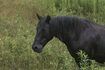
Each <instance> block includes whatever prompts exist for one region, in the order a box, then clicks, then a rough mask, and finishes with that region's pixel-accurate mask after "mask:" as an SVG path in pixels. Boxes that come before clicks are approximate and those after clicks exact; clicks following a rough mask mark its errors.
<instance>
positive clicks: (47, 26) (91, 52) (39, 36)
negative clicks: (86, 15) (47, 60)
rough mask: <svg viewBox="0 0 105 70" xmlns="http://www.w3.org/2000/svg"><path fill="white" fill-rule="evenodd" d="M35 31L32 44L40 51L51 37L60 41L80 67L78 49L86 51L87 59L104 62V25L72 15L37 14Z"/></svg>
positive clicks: (34, 48) (35, 49)
mask: <svg viewBox="0 0 105 70" xmlns="http://www.w3.org/2000/svg"><path fill="white" fill-rule="evenodd" d="M37 17H38V19H39V23H38V25H37V33H36V36H35V39H34V42H33V45H32V49H33V50H34V51H35V52H38V53H40V52H41V51H42V49H43V48H44V46H45V45H46V44H47V43H48V42H49V41H50V40H51V39H53V37H56V38H58V39H59V40H60V41H62V42H63V43H64V44H65V45H66V46H67V49H68V51H69V53H70V54H71V56H72V57H73V58H74V59H75V61H76V63H77V65H78V66H79V67H80V58H79V56H78V54H77V53H78V52H79V50H82V51H84V52H86V54H87V55H88V57H89V59H94V60H95V61H97V62H99V63H104V62H105V27H104V26H102V25H98V24H95V23H94V22H91V21H89V20H87V19H83V18H79V17H73V16H57V17H50V16H44V17H42V16H39V15H38V14H37Z"/></svg>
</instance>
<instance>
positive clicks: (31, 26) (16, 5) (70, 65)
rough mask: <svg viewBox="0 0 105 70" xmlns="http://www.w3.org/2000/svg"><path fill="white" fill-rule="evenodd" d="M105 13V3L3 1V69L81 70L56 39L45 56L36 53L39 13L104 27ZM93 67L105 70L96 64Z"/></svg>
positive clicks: (0, 54) (0, 0) (0, 25)
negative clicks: (34, 42)
mask: <svg viewBox="0 0 105 70" xmlns="http://www.w3.org/2000/svg"><path fill="white" fill-rule="evenodd" d="M104 11H105V0H0V70H76V69H77V70H78V67H77V65H76V64H75V61H74V59H73V58H72V57H71V56H70V54H69V52H68V51H67V48H66V46H65V45H64V44H63V43H61V42H60V41H59V40H58V39H56V38H54V39H53V40H52V41H50V42H49V43H48V44H47V45H46V47H45V48H44V50H43V52H42V53H40V54H37V53H35V52H33V50H32V48H31V46H32V42H33V39H34V36H35V32H36V30H35V28H36V25H37V22H38V21H37V18H36V16H35V14H36V13H39V14H40V15H43V16H45V15H51V16H62V15H70V16H73V15H74V16H80V17H84V18H87V19H90V20H92V21H95V22H99V23H100V24H101V23H102V22H103V23H104V22H105V20H104V18H105V16H104V15H105V12H104ZM103 23H102V24H103ZM92 67H93V70H104V69H105V67H102V66H99V65H98V64H97V63H95V62H93V66H92Z"/></svg>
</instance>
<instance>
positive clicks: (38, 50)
mask: <svg viewBox="0 0 105 70" xmlns="http://www.w3.org/2000/svg"><path fill="white" fill-rule="evenodd" d="M32 49H33V50H34V51H35V52H37V53H41V52H42V49H43V47H42V45H33V46H32Z"/></svg>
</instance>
